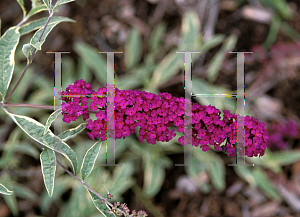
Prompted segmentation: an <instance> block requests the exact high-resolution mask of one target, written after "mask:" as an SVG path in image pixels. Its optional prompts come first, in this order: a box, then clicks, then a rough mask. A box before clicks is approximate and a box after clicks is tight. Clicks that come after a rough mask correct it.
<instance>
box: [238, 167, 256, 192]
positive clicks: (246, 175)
mask: <svg viewBox="0 0 300 217" xmlns="http://www.w3.org/2000/svg"><path fill="white" fill-rule="evenodd" d="M233 169H234V171H235V173H236V174H237V175H238V176H239V177H240V178H241V179H243V180H245V181H247V182H248V183H249V184H250V186H251V187H252V188H256V186H257V182H256V179H255V178H254V176H253V172H252V170H250V169H249V168H248V167H246V166H244V167H243V166H234V167H233Z"/></svg>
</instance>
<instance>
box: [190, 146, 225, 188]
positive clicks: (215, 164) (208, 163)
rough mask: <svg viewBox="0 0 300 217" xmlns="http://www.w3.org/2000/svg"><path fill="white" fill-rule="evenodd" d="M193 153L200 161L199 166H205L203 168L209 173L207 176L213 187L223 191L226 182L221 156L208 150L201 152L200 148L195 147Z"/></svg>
mask: <svg viewBox="0 0 300 217" xmlns="http://www.w3.org/2000/svg"><path fill="white" fill-rule="evenodd" d="M194 153H195V157H196V158H197V159H198V161H199V162H200V163H201V166H205V170H206V171H207V173H208V174H209V178H210V180H211V182H212V184H213V185H214V187H215V188H216V189H217V190H218V191H220V192H221V191H223V190H224V189H225V187H226V186H225V185H226V182H225V165H224V163H223V160H222V159H221V157H219V155H217V154H215V153H214V152H212V151H210V150H209V151H207V152H203V151H202V150H199V149H197V151H195V152H194ZM202 164H203V165H202ZM193 167H194V166H193ZM195 167H196V166H195Z"/></svg>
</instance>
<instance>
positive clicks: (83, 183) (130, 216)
mask: <svg viewBox="0 0 300 217" xmlns="http://www.w3.org/2000/svg"><path fill="white" fill-rule="evenodd" d="M4 109H5V110H7V111H9V112H10V113H11V114H13V113H12V112H11V111H10V110H9V109H8V108H4ZM35 142H36V143H37V144H38V146H40V148H41V149H42V150H44V147H43V146H42V145H41V144H40V143H39V142H37V141H35ZM56 162H57V164H58V165H59V166H60V167H61V168H63V169H64V170H65V171H66V172H67V173H69V174H70V175H71V176H72V177H73V178H75V179H76V180H77V181H79V182H80V183H81V184H82V185H83V186H85V187H86V188H87V189H89V190H90V191H91V192H93V193H94V194H96V195H97V196H98V197H99V198H101V199H103V200H104V201H105V203H107V204H108V205H109V206H111V207H113V204H111V203H110V202H108V201H107V200H106V199H105V198H104V197H102V196H101V195H100V194H98V193H97V192H96V191H95V190H94V189H92V188H91V187H90V186H89V185H88V184H86V183H85V182H84V181H82V180H81V179H79V178H78V177H77V176H76V175H74V174H73V173H72V172H70V171H69V170H68V169H67V168H66V167H64V166H63V165H62V164H61V163H60V162H59V161H58V160H56ZM117 210H118V211H119V212H121V213H123V214H124V215H125V214H126V213H125V212H124V211H123V210H121V209H119V208H117ZM128 217H132V215H129V216H128Z"/></svg>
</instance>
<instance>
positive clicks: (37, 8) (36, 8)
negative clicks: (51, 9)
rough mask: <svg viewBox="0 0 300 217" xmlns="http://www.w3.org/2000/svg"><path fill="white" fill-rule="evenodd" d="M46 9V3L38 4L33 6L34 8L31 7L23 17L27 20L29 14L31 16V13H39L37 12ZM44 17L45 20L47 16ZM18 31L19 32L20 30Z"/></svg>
mask: <svg viewBox="0 0 300 217" xmlns="http://www.w3.org/2000/svg"><path fill="white" fill-rule="evenodd" d="M47 10H48V8H47V6H46V5H39V6H37V7H35V8H32V9H31V10H30V11H29V12H28V14H27V16H26V18H25V19H26V20H28V19H29V18H30V17H31V16H33V15H35V14H37V13H39V12H42V11H47ZM45 18H46V20H47V19H48V17H45ZM20 33H21V32H20Z"/></svg>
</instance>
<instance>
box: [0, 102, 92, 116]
mask: <svg viewBox="0 0 300 217" xmlns="http://www.w3.org/2000/svg"><path fill="white" fill-rule="evenodd" d="M0 106H1V107H4V108H7V107H24V108H39V109H48V110H55V109H59V108H60V107H59V106H55V107H54V106H51V105H36V104H23V103H5V104H4V103H2V102H0ZM88 111H89V112H90V113H95V114H96V113H97V111H93V110H88Z"/></svg>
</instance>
